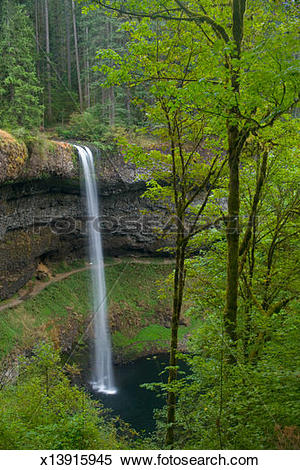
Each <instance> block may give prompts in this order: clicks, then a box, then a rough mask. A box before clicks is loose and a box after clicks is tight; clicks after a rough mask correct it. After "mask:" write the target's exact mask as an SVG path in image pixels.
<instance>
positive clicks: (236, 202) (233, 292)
mask: <svg viewBox="0 0 300 470" xmlns="http://www.w3.org/2000/svg"><path fill="white" fill-rule="evenodd" d="M245 8H246V0H233V1H232V35H233V39H234V43H235V50H234V51H233V53H232V55H231V59H233V60H239V59H240V56H241V45H242V40H243V31H244V14H245ZM231 87H232V89H233V92H234V93H235V94H236V102H237V103H238V96H239V68H238V67H234V68H232V70H231ZM229 115H230V117H229V119H228V122H227V137H228V165H229V185H228V216H227V226H226V238H227V283H226V304H225V313H224V326H225V332H226V333H227V336H228V337H229V339H230V340H231V342H232V345H233V346H235V343H236V340H237V331H236V327H237V308H238V281H239V213H240V183H239V163H240V155H241V153H242V149H243V146H244V143H245V140H246V138H247V136H248V133H246V132H244V133H241V132H240V131H239V127H238V124H236V120H237V119H238V115H239V108H238V104H237V105H235V106H233V107H232V108H231V109H230V110H229ZM230 359H231V361H232V362H235V354H230Z"/></svg>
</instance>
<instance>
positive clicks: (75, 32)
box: [72, 0, 83, 113]
mask: <svg viewBox="0 0 300 470" xmlns="http://www.w3.org/2000/svg"><path fill="white" fill-rule="evenodd" d="M72 17H73V31H74V45H75V59H76V72H77V82H78V95H79V104H80V112H81V113H82V111H83V96H82V87H81V80H80V62H79V52H78V37H77V26H76V15H75V4H74V0H72Z"/></svg>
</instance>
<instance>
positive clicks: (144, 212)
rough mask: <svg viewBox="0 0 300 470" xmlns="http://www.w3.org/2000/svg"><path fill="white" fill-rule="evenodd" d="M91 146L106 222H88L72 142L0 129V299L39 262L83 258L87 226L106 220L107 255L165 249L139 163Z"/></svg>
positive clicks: (103, 224) (156, 210)
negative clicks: (28, 139)
mask: <svg viewBox="0 0 300 470" xmlns="http://www.w3.org/2000/svg"><path fill="white" fill-rule="evenodd" d="M93 151H94V158H95V165H96V174H97V179H98V187H99V195H100V204H101V221H97V220H93V221H87V220H86V217H85V208H84V199H83V198H82V196H81V185H80V165H79V160H78V155H77V152H76V150H75V149H74V147H73V146H72V145H70V144H68V143H65V142H55V141H51V142H50V141H46V140H45V142H42V143H41V142H39V141H37V142H33V143H31V144H30V145H28V144H27V145H25V144H24V143H23V142H20V141H18V140H17V139H15V138H14V137H13V136H11V135H10V134H8V133H7V132H4V131H0V300H3V299H6V298H8V297H10V296H12V295H13V294H14V293H15V292H16V291H17V290H19V289H20V288H21V287H22V286H23V285H24V284H25V283H26V282H27V281H28V280H29V279H31V277H32V276H34V275H35V272H36V269H37V266H38V264H39V262H40V261H45V260H47V258H52V259H60V258H72V257H78V256H80V255H84V250H85V239H86V224H87V223H94V224H96V225H97V224H98V225H99V223H101V229H102V234H103V245H104V250H105V253H106V254H113V255H121V254H124V253H128V252H139V253H148V254H155V253H156V251H157V249H158V248H159V247H161V246H163V244H164V242H162V241H161V239H160V238H159V236H158V234H157V231H156V227H157V226H158V225H159V224H161V223H162V221H163V222H165V219H166V217H167V216H166V214H165V216H163V217H162V212H161V210H162V208H160V207H158V206H156V207H153V204H152V203H151V202H150V201H149V200H147V199H145V198H141V195H142V194H143V192H144V190H145V188H146V183H145V181H144V180H142V179H141V178H139V175H138V172H137V170H136V168H135V167H134V166H133V165H130V164H125V163H124V159H123V157H122V155H121V154H120V153H119V152H117V151H115V152H108V153H106V152H99V151H98V150H96V149H93ZM158 213H160V215H159V216H158Z"/></svg>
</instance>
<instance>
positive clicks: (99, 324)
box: [75, 145, 116, 394]
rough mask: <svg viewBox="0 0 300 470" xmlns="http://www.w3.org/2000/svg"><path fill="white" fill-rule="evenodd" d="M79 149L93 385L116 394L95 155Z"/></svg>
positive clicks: (104, 391)
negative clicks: (89, 289) (90, 295)
mask: <svg viewBox="0 0 300 470" xmlns="http://www.w3.org/2000/svg"><path fill="white" fill-rule="evenodd" d="M75 147H76V148H77V150H78V153H79V157H80V161H81V165H82V169H83V175H84V187H85V195H86V208H87V216H88V221H87V226H88V238H89V259H90V263H91V265H92V267H91V275H92V293H93V309H94V310H93V313H94V315H93V326H94V348H93V354H94V358H93V369H92V382H91V384H92V387H93V388H94V390H96V391H98V392H102V393H107V394H112V393H116V389H115V387H114V377H113V368H112V353H111V341H110V332H109V328H108V321H107V302H106V286H105V274H104V262H103V251H102V240H101V232H100V224H99V221H100V219H99V203H98V194H97V185H96V178H95V168H94V160H93V154H92V152H91V150H90V149H89V148H88V147H80V146H78V145H75Z"/></svg>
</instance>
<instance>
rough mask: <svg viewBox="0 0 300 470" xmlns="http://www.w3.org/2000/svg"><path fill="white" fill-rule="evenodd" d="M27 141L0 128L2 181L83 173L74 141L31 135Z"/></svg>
mask: <svg viewBox="0 0 300 470" xmlns="http://www.w3.org/2000/svg"><path fill="white" fill-rule="evenodd" d="M26 144H27V145H26ZM26 144H25V143H24V142H22V141H20V140H17V139H16V138H15V137H13V136H12V135H11V134H9V133H8V132H6V131H3V130H1V129H0V183H9V182H12V181H18V180H32V179H42V178H47V177H50V176H57V177H60V178H71V179H74V178H78V177H79V169H78V159H77V155H76V152H75V150H74V148H73V146H72V145H70V144H68V143H66V142H54V141H50V140H48V139H46V138H45V137H43V136H38V137H33V136H31V137H30V138H29V139H28V138H27V139H26Z"/></svg>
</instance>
